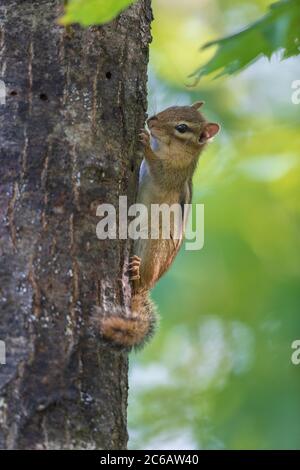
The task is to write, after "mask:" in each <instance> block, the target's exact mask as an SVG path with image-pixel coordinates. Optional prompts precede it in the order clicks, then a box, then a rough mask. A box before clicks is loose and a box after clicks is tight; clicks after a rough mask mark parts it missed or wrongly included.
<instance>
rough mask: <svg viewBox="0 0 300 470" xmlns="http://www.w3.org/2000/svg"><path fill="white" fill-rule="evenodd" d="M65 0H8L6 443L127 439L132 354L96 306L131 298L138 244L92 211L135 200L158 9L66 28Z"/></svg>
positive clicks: (1, 188)
mask: <svg viewBox="0 0 300 470" xmlns="http://www.w3.org/2000/svg"><path fill="white" fill-rule="evenodd" d="M62 3H63V2H62V1H61V0H43V1H40V0H39V1H32V0H27V1H21V0H19V1H17V0H1V6H0V24H1V36H0V59H1V62H0V79H2V80H4V81H5V84H6V88H7V97H6V105H5V106H1V105H0V164H1V165H0V184H1V185H0V257H1V258H0V309H1V312H0V315H1V316H0V340H5V342H6V352H7V357H6V365H0V447H1V448H4V449H49V448H50V449H54V448H55V449H71V448H77V449H79V448H97V449H123V448H125V447H126V444H127V429H126V408H127V368H128V364H127V356H126V354H122V353H118V352H114V351H111V350H109V348H108V347H106V346H105V345H103V344H101V342H100V341H99V338H97V337H96V336H95V335H94V334H93V332H92V328H91V326H90V317H91V313H92V308H93V306H94V305H98V306H100V307H102V309H103V311H105V310H106V309H110V308H114V307H115V306H128V305H129V301H130V295H131V291H130V285H129V282H128V277H127V275H126V263H127V262H128V256H129V253H130V248H131V247H130V243H129V242H128V241H127V240H120V241H119V240H113V241H111V240H105V241H99V240H98V239H97V238H96V224H97V222H98V221H99V219H98V218H97V217H96V215H95V214H96V207H97V205H98V204H100V203H104V202H110V203H113V204H115V206H116V207H118V197H119V195H127V196H128V203H129V204H130V203H132V202H133V201H134V198H135V193H136V185H137V173H138V167H139V163H140V160H141V147H140V144H139V141H138V134H139V129H140V128H141V127H143V125H144V119H145V111H146V70H147V62H148V44H149V41H150V22H151V7H150V0H140V1H138V2H137V3H136V4H134V5H133V6H132V7H130V8H129V9H128V10H126V11H125V12H124V13H122V14H121V15H120V16H119V17H118V18H117V19H116V20H114V21H113V22H112V23H110V24H108V25H105V26H101V27H91V28H88V29H82V28H80V27H79V26H72V27H69V28H67V29H65V28H62V27H60V26H58V25H57V24H56V22H55V20H56V18H57V17H59V16H60V15H61V13H62Z"/></svg>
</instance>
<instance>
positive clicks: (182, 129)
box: [175, 124, 189, 134]
mask: <svg viewBox="0 0 300 470" xmlns="http://www.w3.org/2000/svg"><path fill="white" fill-rule="evenodd" d="M175 129H176V131H178V132H180V134H184V133H185V132H186V131H188V130H189V128H188V126H187V125H186V124H178V126H175Z"/></svg>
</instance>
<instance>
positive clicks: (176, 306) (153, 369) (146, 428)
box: [129, 0, 300, 449]
mask: <svg viewBox="0 0 300 470" xmlns="http://www.w3.org/2000/svg"><path fill="white" fill-rule="evenodd" d="M270 3H271V2H270V1H267V0H255V1H250V0H249V1H243V2H241V1H237V0H219V1H218V0H186V1H185V2H182V1H179V0H178V1H177V0H154V1H153V6H154V15H155V21H154V23H153V31H152V32H153V37H154V39H153V44H152V46H151V64H150V80H149V93H150V96H149V113H150V114H152V113H154V112H156V111H159V110H160V109H162V108H164V107H165V106H168V105H171V104H184V103H189V102H192V101H195V100H196V99H204V100H205V101H206V105H205V108H203V111H205V112H206V114H207V115H208V116H209V117H210V118H211V119H213V120H216V121H218V122H220V123H221V124H222V133H221V135H220V136H219V137H217V138H216V139H215V141H214V143H213V144H211V146H210V148H209V149H208V150H207V151H206V153H205V155H203V157H202V158H201V161H200V164H199V167H198V170H197V174H196V177H195V181H194V183H195V194H194V202H201V203H204V205H205V246H204V248H203V249H202V250H201V251H199V252H193V251H185V250H182V251H181V253H180V255H179V257H178V258H177V259H176V261H175V263H174V265H173V266H172V269H171V270H170V272H169V273H168V274H167V275H166V276H165V277H164V278H163V279H162V280H161V281H160V283H159V284H158V286H157V288H156V289H155V290H154V292H153V298H154V299H155V300H156V302H157V304H158V306H159V310H160V313H161V316H162V321H161V327H160V330H159V332H158V334H157V336H156V337H155V339H154V341H153V342H152V343H151V344H149V345H148V346H147V347H146V348H145V350H144V351H143V352H141V353H138V354H137V355H131V358H130V362H131V368H130V370H131V375H130V394H129V397H130V403H129V423H130V447H131V448H134V449H137V448H141V449H145V448H156V449H157V448H161V449H170V448H179V449H202V448H204V449H210V448H227V449H244V448H245V449H253V448H258V449H264V448H267V449H276V448H277V449H278V448H300V399H299V396H300V366H295V365H293V364H292V363H291V353H292V349H291V343H292V341H293V340H295V339H299V338H300V315H299V307H300V282H299V281H300V240H299V239H300V237H299V235H300V197H299V195H300V191H299V187H300V159H299V150H300V133H299V124H300V105H295V104H292V101H291V95H292V92H293V90H292V88H291V85H292V82H293V80H297V79H298V80H300V67H299V58H296V59H289V60H285V61H283V62H281V61H280V59H281V54H280V53H278V54H277V55H276V56H275V57H273V59H272V60H271V62H269V61H268V60H266V59H260V60H259V61H258V62H256V63H255V64H254V65H253V66H251V67H250V68H249V69H247V70H246V71H245V72H242V73H241V74H239V75H237V76H234V77H232V76H231V77H229V78H224V77H223V78H221V79H218V80H211V77H208V78H206V77H203V78H202V79H201V80H200V82H199V83H198V85H197V86H196V87H195V88H190V87H187V86H186V85H190V84H192V83H193V80H191V79H188V78H187V77H188V76H189V75H190V74H191V73H192V72H193V71H194V70H195V69H196V67H197V65H198V64H199V62H200V61H202V64H204V65H205V64H207V63H208V62H209V60H210V59H211V57H213V55H214V50H211V51H210V50H209V49H205V50H203V51H199V48H200V46H201V45H202V44H204V43H207V42H208V41H210V40H213V39H215V38H216V37H221V36H227V35H228V34H230V33H232V32H234V31H239V30H240V29H242V28H243V27H244V26H245V25H247V24H249V23H250V22H252V21H256V20H258V19H259V18H261V17H262V16H263V15H264V14H265V12H266V10H267V7H269V5H270ZM252 46H253V47H254V45H251V44H249V47H252ZM248 52H249V51H248V48H247V46H243V48H241V49H240V50H239V54H245V56H246V55H247V54H248Z"/></svg>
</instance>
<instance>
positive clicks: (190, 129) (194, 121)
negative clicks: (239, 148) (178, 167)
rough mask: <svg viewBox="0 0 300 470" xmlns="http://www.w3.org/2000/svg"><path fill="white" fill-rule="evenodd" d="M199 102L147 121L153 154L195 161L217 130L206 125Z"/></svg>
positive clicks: (174, 108) (179, 107)
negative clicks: (183, 157) (157, 153)
mask: <svg viewBox="0 0 300 470" xmlns="http://www.w3.org/2000/svg"><path fill="white" fill-rule="evenodd" d="M203 104H204V103H203V101H197V102H196V103H194V104H193V105H191V106H172V107H170V108H167V109H165V110H164V111H162V112H160V113H158V114H156V115H155V116H152V117H150V118H149V119H148V121H147V124H148V127H149V130H150V133H151V136H152V137H153V138H154V146H155V147H156V148H155V149H153V150H156V151H158V152H160V153H161V154H165V155H168V154H169V155H170V156H172V157H173V158H174V157H176V155H178V157H181V158H182V155H185V156H186V158H187V159H189V158H191V157H192V158H196V157H198V155H199V153H200V151H201V149H202V148H203V146H204V145H205V144H206V143H207V142H208V141H209V140H210V139H212V138H213V137H214V136H215V135H216V134H217V133H218V132H219V130H220V126H219V124H216V123H211V122H207V121H206V119H205V118H204V116H203V115H202V114H201V113H200V111H199V108H201V106H202V105H203Z"/></svg>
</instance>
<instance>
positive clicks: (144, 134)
mask: <svg viewBox="0 0 300 470" xmlns="http://www.w3.org/2000/svg"><path fill="white" fill-rule="evenodd" d="M140 141H141V142H142V144H143V145H144V147H146V148H147V147H148V148H150V134H149V132H148V131H146V129H141V132H140Z"/></svg>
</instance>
